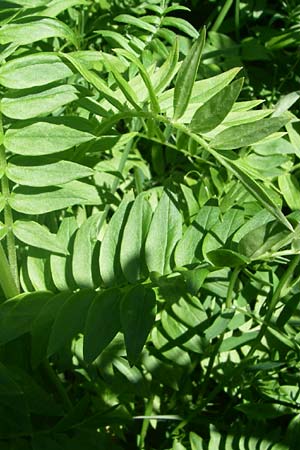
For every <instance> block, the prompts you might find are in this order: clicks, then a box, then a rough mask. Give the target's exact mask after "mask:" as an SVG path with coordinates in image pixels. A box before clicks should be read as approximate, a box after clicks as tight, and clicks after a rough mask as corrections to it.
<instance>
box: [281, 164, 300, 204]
mask: <svg viewBox="0 0 300 450" xmlns="http://www.w3.org/2000/svg"><path fill="white" fill-rule="evenodd" d="M278 185H279V189H280V191H281V193H282V195H283V197H284V199H285V201H286V202H287V204H288V206H289V207H290V208H291V209H292V210H298V209H300V185H299V182H298V179H297V178H296V176H295V175H293V174H290V173H286V174H284V175H280V176H279V177H278Z"/></svg>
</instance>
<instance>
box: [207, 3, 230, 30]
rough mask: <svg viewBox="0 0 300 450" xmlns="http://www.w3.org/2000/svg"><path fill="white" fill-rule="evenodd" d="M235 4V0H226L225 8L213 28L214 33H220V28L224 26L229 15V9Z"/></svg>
mask: <svg viewBox="0 0 300 450" xmlns="http://www.w3.org/2000/svg"><path fill="white" fill-rule="evenodd" d="M232 3H233V0H226V2H225V3H224V5H223V8H222V9H221V11H220V13H219V15H218V17H217V19H216V21H215V23H214V24H213V26H212V28H211V29H212V31H218V30H219V28H220V26H221V25H222V23H223V21H224V19H225V17H226V16H227V13H228V11H229V9H230V8H231V5H232Z"/></svg>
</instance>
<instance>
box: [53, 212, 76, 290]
mask: <svg viewBox="0 0 300 450" xmlns="http://www.w3.org/2000/svg"><path fill="white" fill-rule="evenodd" d="M77 228H78V224H77V221H76V218H75V217H74V216H70V217H68V216H66V217H64V218H63V219H62V221H61V224H60V227H59V229H58V232H57V235H56V236H57V239H59V240H60V241H61V242H66V243H68V251H69V252H70V253H71V252H72V248H71V246H72V242H73V235H74V233H75V231H76V230H77ZM70 259H71V256H61V255H51V256H50V269H51V277H52V279H53V282H54V284H55V286H56V288H57V289H58V290H59V291H67V290H68V289H72V288H73V287H75V283H74V281H73V277H72V270H71V261H70Z"/></svg>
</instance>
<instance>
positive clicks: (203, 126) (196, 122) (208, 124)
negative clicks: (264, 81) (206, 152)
mask: <svg viewBox="0 0 300 450" xmlns="http://www.w3.org/2000/svg"><path fill="white" fill-rule="evenodd" d="M242 85H243V78H240V79H238V80H236V81H234V82H233V83H231V84H230V85H229V86H226V87H225V88H223V89H222V90H221V91H220V92H218V93H217V94H215V95H214V96H213V97H212V98H210V99H209V100H208V101H207V102H206V103H204V105H203V106H200V108H199V109H197V111H196V112H195V114H194V116H193V119H192V122H191V124H190V128H191V130H192V131H194V132H195V133H207V132H208V131H210V130H213V129H214V128H216V127H217V126H218V125H219V124H220V123H221V122H223V120H224V119H225V117H226V116H227V114H228V113H229V112H230V111H231V109H232V107H233V104H234V102H235V101H236V99H237V98H238V96H239V93H240V91H241V89H242Z"/></svg>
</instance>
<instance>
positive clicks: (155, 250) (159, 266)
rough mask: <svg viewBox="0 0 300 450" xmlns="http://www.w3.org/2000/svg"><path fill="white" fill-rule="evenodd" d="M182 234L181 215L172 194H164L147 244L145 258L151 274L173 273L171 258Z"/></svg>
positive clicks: (153, 219) (154, 216) (151, 225)
mask: <svg viewBox="0 0 300 450" xmlns="http://www.w3.org/2000/svg"><path fill="white" fill-rule="evenodd" d="M181 234H182V219H181V214H180V212H179V210H178V208H177V207H176V205H175V204H174V199H173V198H172V193H167V192H163V194H162V196H161V199H160V201H159V203H158V205H157V208H156V210H155V212H154V215H153V218H152V221H151V224H150V228H149V232H148V236H147V239H146V243H145V257H146V263H147V266H148V269H149V272H158V273H160V274H161V275H164V274H167V273H169V272H170V271H171V256H172V253H173V250H174V247H175V245H176V243H177V242H178V240H179V239H180V238H181Z"/></svg>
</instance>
